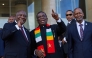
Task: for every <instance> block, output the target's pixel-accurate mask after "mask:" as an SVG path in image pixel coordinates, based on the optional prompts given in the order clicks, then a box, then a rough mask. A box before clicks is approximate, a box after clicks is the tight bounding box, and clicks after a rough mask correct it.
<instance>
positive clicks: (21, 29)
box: [21, 27, 28, 42]
mask: <svg viewBox="0 0 92 58" xmlns="http://www.w3.org/2000/svg"><path fill="white" fill-rule="evenodd" d="M21 32H22V34H23V36H24V37H25V40H26V41H27V42H28V39H27V37H26V35H25V33H24V31H23V27H21Z"/></svg>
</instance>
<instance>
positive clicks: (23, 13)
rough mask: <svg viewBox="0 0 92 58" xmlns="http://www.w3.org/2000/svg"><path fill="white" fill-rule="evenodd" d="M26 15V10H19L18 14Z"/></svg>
mask: <svg viewBox="0 0 92 58" xmlns="http://www.w3.org/2000/svg"><path fill="white" fill-rule="evenodd" d="M21 14H22V15H26V12H25V11H19V12H17V14H16V15H21Z"/></svg>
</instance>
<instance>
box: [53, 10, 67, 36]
mask: <svg viewBox="0 0 92 58" xmlns="http://www.w3.org/2000/svg"><path fill="white" fill-rule="evenodd" d="M52 17H53V18H54V19H55V20H56V21H57V24H58V25H57V26H56V31H57V35H58V36H60V35H61V34H63V33H64V32H65V31H66V26H65V24H64V22H63V21H62V20H61V19H60V18H59V16H58V14H57V13H55V12H54V11H53V10H52Z"/></svg>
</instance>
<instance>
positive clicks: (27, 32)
mask: <svg viewBox="0 0 92 58" xmlns="http://www.w3.org/2000/svg"><path fill="white" fill-rule="evenodd" d="M24 29H25V32H26V35H27V38H28V42H29V41H30V35H29V31H28V30H27V29H26V28H25V27H24Z"/></svg>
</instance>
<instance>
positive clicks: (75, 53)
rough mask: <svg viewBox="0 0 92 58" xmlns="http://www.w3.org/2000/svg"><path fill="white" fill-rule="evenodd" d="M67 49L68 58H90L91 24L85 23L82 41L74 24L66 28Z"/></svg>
mask: <svg viewBox="0 0 92 58" xmlns="http://www.w3.org/2000/svg"><path fill="white" fill-rule="evenodd" d="M68 48H69V58H92V23H90V22H86V21H85V26H84V31H83V40H82V41H81V40H80V36H79V33H78V30H77V25H76V23H74V24H72V25H71V26H70V28H68Z"/></svg>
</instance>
